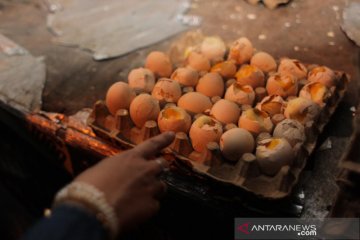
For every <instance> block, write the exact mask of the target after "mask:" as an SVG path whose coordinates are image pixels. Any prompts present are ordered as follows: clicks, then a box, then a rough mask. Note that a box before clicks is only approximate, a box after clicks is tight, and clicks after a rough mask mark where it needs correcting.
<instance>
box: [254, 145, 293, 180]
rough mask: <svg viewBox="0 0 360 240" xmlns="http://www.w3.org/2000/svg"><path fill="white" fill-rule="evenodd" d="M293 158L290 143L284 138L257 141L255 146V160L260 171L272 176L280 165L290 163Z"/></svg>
mask: <svg viewBox="0 0 360 240" xmlns="http://www.w3.org/2000/svg"><path fill="white" fill-rule="evenodd" d="M293 160H294V153H293V150H292V147H291V145H290V144H289V143H288V142H287V141H286V139H284V138H271V139H266V140H263V141H260V142H259V145H258V146H257V148H256V161H257V162H258V164H259V168H260V171H261V172H262V173H264V174H266V175H269V176H273V175H275V174H276V173H278V172H279V170H280V169H281V167H283V166H286V165H290V164H291V163H292V162H293Z"/></svg>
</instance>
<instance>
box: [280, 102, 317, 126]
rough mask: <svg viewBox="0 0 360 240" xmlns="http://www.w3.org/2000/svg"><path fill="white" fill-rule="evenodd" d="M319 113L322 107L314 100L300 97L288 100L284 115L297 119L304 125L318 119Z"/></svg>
mask: <svg viewBox="0 0 360 240" xmlns="http://www.w3.org/2000/svg"><path fill="white" fill-rule="evenodd" d="M319 113H320V107H319V105H317V104H316V103H315V102H314V101H312V100H310V99H307V98H302V97H298V98H294V99H292V100H290V101H289V102H288V104H287V107H286V108H285V112H284V115H285V117H286V118H288V119H294V120H297V121H299V122H300V123H301V124H303V125H304V124H305V123H306V122H308V121H313V120H316V118H317V117H318V116H319Z"/></svg>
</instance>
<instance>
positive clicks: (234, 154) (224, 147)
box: [220, 128, 255, 162]
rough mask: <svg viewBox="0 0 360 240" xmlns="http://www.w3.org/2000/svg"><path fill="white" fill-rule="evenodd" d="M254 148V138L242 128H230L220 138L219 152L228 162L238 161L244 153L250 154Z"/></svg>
mask: <svg viewBox="0 0 360 240" xmlns="http://www.w3.org/2000/svg"><path fill="white" fill-rule="evenodd" d="M254 147H255V141H254V137H253V136H252V135H251V133H250V132H248V131H247V130H245V129H242V128H232V129H230V130H228V131H226V132H225V133H223V135H222V136H221V138H220V150H221V152H222V154H223V155H224V156H225V158H226V159H227V160H229V161H233V162H235V161H238V160H239V159H240V158H241V156H242V155H243V154H244V153H251V152H252V151H253V150H254Z"/></svg>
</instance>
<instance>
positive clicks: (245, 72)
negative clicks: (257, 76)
mask: <svg viewBox="0 0 360 240" xmlns="http://www.w3.org/2000/svg"><path fill="white" fill-rule="evenodd" d="M255 71H256V68H255V67H254V66H251V65H247V66H244V67H242V68H241V69H240V70H239V72H238V73H237V74H236V77H237V78H246V77H249V76H250V75H251V74H252V73H254V72H255Z"/></svg>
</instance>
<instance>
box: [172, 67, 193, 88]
mask: <svg viewBox="0 0 360 240" xmlns="http://www.w3.org/2000/svg"><path fill="white" fill-rule="evenodd" d="M171 79H172V80H175V81H177V82H178V83H179V84H180V85H181V86H184V87H195V86H196V84H197V83H198V81H199V73H198V72H197V71H195V70H194V69H192V68H187V67H183V68H178V69H176V70H175V71H174V72H173V74H172V75H171Z"/></svg>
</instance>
